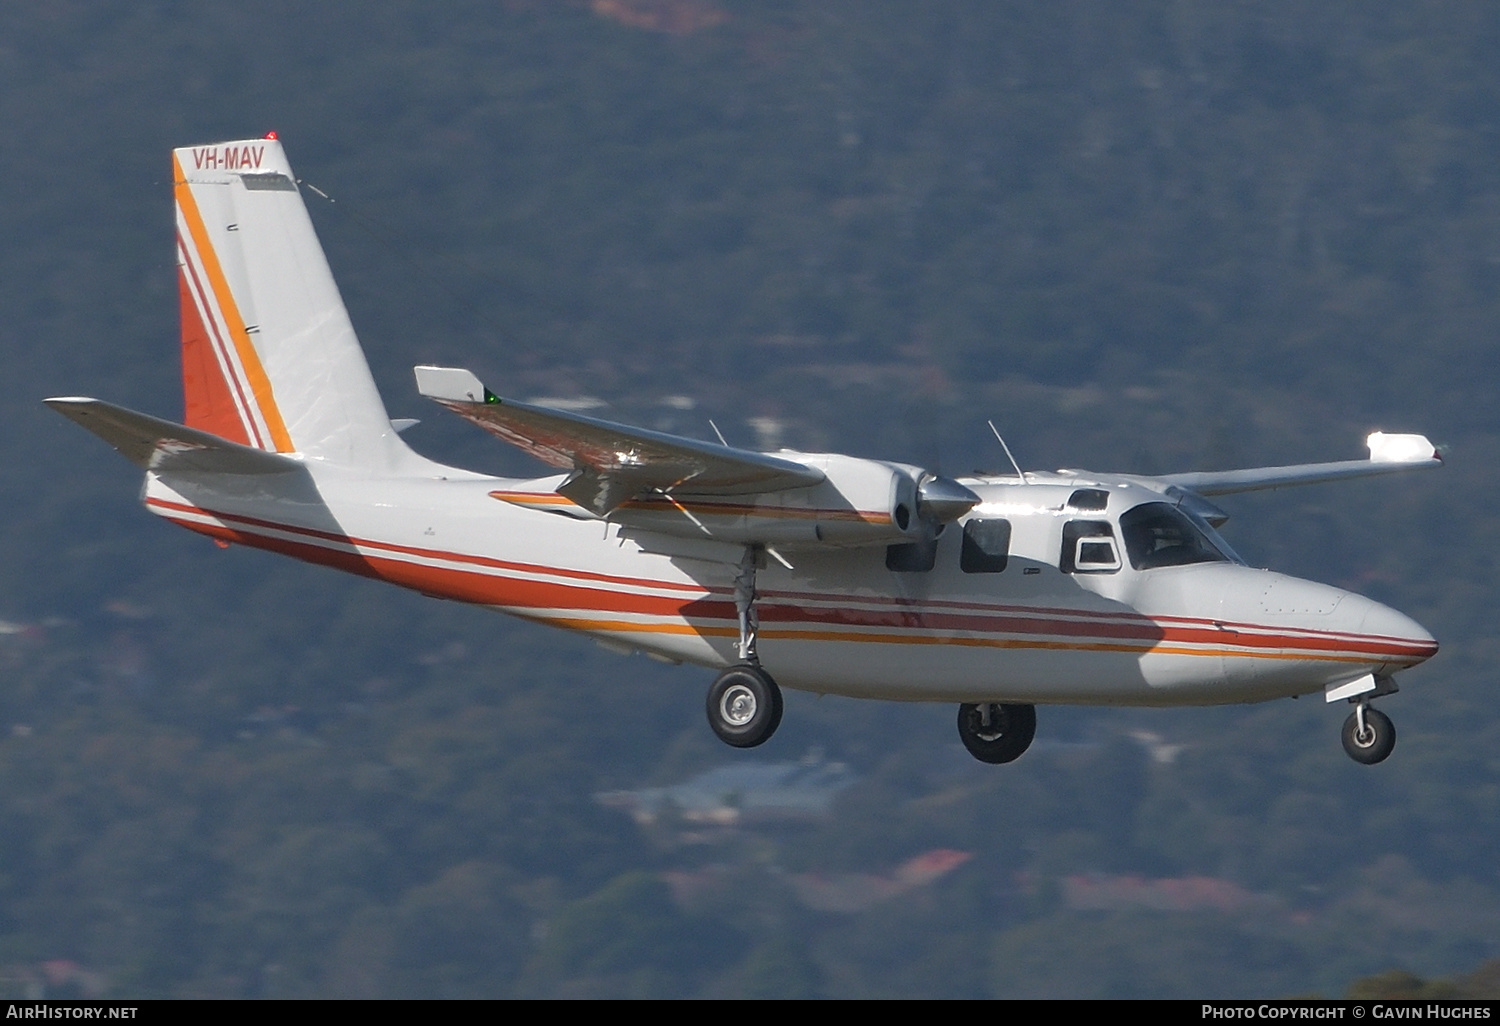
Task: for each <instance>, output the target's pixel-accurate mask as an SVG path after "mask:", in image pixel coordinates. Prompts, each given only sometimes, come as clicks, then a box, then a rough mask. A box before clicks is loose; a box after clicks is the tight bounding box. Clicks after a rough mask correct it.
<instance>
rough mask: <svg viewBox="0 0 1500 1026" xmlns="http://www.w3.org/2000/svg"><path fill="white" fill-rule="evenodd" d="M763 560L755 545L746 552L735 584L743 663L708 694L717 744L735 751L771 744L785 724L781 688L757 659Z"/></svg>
mask: <svg viewBox="0 0 1500 1026" xmlns="http://www.w3.org/2000/svg"><path fill="white" fill-rule="evenodd" d="M763 558H764V557H763V556H762V555H761V552H760V550H759V549H758V548H757V547H756V546H753V545H747V546H746V547H745V555H744V558H743V559H741V560H740V570H739V573H738V574H736V575H735V578H734V608H735V612H736V613H738V614H739V623H740V642H739V657H740V661H739V663H737V664H736V665H734V666H731V667H730V668H729V669H727V670H725V671H724V672H723V673H721V674H719V676H718V678H717V679H716V680H715V681H714V682H713V686H712V687H710V688H709V689H708V725H709V726H710V727H712V728H713V731H714V733H715V734H717V735H719V740H720V741H723V742H724V743H725V744H727V745H733V746H734V747H736V748H754V747H755V746H756V745H759V744H764V743H765V742H766V741H769V740H770V738H771V735H772V734H774V733H776V728H777V727H778V726H779V725H780V724H781V688H779V687H777V686H776V682H775V681H774V680H772V679H771V675H770V674H769V673H767V672H766V671H765V670H763V669H761V667H760V658H759V656H757V655H756V654H755V638H756V633H757V630H758V628H759V620H758V619H757V617H756V615H755V599H756V598H757V596H756V593H755V569H756V566H757V565H758V562H759V561H760V560H761V559H763Z"/></svg>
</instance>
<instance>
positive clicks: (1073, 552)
mask: <svg viewBox="0 0 1500 1026" xmlns="http://www.w3.org/2000/svg"><path fill="white" fill-rule="evenodd" d="M1058 569H1060V570H1061V571H1062V572H1063V573H1065V574H1110V573H1114V572H1115V571H1116V570H1118V569H1120V551H1119V548H1118V547H1117V546H1116V545H1115V532H1114V529H1113V528H1111V527H1110V526H1109V522H1108V521H1106V520H1069V521H1068V522H1067V523H1066V524H1063V541H1062V557H1061V559H1059V560H1058Z"/></svg>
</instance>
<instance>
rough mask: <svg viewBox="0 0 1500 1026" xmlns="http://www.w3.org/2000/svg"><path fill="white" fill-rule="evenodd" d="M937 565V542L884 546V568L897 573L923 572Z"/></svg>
mask: <svg viewBox="0 0 1500 1026" xmlns="http://www.w3.org/2000/svg"><path fill="white" fill-rule="evenodd" d="M936 565H937V542H936V541H931V542H928V543H926V544H923V543H922V542H908V543H906V544H904V545H887V546H886V547H885V568H886V569H887V570H891V571H893V572H895V573H898V574H925V573H926V572H927V571H929V570H931V569H932V568H933V567H934V566H936Z"/></svg>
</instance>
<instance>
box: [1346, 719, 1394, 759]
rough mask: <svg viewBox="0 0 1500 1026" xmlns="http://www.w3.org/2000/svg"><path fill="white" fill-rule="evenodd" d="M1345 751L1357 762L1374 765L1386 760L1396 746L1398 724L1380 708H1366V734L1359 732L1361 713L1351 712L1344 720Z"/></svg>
mask: <svg viewBox="0 0 1500 1026" xmlns="http://www.w3.org/2000/svg"><path fill="white" fill-rule="evenodd" d="M1343 741H1344V751H1346V752H1348V753H1349V758H1351V759H1353V760H1354V761H1355V762H1362V763H1364V764H1365V765H1366V766H1373V765H1375V764H1376V763H1377V762H1384V761H1385V759H1386V756H1388V755H1390V754H1391V749H1393V748H1395V747H1396V725H1395V724H1394V723H1392V722H1391V718H1390V717H1389V716H1387V715H1386V714H1385V713H1383V712H1381V711H1380V710H1378V709H1370V708H1366V709H1365V736H1363V737H1361V736H1360V733H1359V715H1358V714H1357V713H1350V714H1349V718H1348V719H1347V720H1345V721H1344V730H1343Z"/></svg>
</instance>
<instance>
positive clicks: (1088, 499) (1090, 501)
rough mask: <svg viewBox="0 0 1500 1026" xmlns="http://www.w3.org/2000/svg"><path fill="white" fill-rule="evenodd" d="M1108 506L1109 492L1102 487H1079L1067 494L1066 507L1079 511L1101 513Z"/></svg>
mask: <svg viewBox="0 0 1500 1026" xmlns="http://www.w3.org/2000/svg"><path fill="white" fill-rule="evenodd" d="M1108 507H1109V492H1108V491H1107V490H1106V489H1104V488H1080V489H1078V490H1077V491H1075V492H1074V493H1073V494H1072V495H1070V496H1068V508H1069V509H1076V510H1078V511H1079V512H1081V513H1103V512H1104V511H1105V510H1106V509H1107V508H1108Z"/></svg>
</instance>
